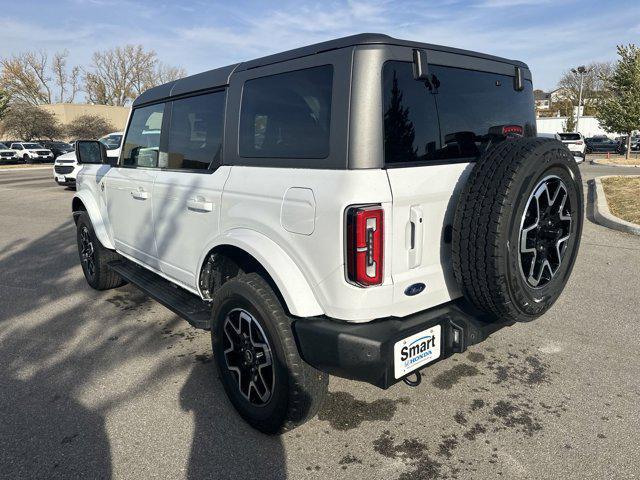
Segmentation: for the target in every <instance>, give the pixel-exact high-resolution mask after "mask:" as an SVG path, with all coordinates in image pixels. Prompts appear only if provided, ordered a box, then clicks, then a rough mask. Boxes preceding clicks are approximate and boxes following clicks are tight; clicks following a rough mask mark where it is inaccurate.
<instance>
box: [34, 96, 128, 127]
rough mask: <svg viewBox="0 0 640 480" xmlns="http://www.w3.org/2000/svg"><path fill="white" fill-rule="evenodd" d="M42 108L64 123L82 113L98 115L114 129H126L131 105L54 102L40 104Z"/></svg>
mask: <svg viewBox="0 0 640 480" xmlns="http://www.w3.org/2000/svg"><path fill="white" fill-rule="evenodd" d="M40 108H42V109H44V110H46V111H48V112H50V113H53V114H54V115H55V116H56V119H57V120H58V121H59V122H60V123H61V124H63V125H67V124H68V123H70V122H71V121H73V120H75V119H76V118H78V117H79V116H81V115H98V116H100V117H102V118H104V119H105V120H106V121H107V122H109V123H110V124H111V125H113V127H114V131H120V132H121V131H124V129H125V127H126V126H127V118H129V111H130V110H131V108H130V107H114V106H111V105H91V104H86V103H53V104H51V105H40Z"/></svg>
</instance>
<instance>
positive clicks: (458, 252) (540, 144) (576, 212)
mask: <svg viewBox="0 0 640 480" xmlns="http://www.w3.org/2000/svg"><path fill="white" fill-rule="evenodd" d="M549 176H552V177H553V176H557V177H558V178H560V179H561V180H562V182H564V184H565V185H566V187H567V196H568V197H567V198H568V199H569V202H570V205H571V227H570V228H568V229H569V231H570V237H569V240H568V241H567V246H566V250H564V256H563V257H562V261H561V263H560V265H559V267H558V268H557V270H556V274H555V276H553V278H551V280H548V283H547V284H546V285H544V286H542V287H541V288H533V287H532V286H531V285H530V284H529V283H528V282H527V279H526V278H525V275H524V274H523V273H522V268H521V263H520V261H521V260H520V248H521V247H520V243H519V239H520V230H521V228H522V222H524V220H523V218H524V217H523V215H524V213H525V208H526V206H527V202H528V199H529V198H530V196H531V195H532V194H533V190H534V188H536V186H537V185H539V182H541V181H544V179H545V178H549ZM583 210H584V198H583V191H582V179H581V176H580V170H579V169H578V166H577V164H576V162H575V161H574V159H573V157H572V155H571V153H570V152H569V150H567V148H566V147H565V146H564V145H562V143H560V142H558V141H557V140H554V139H545V138H522V139H513V140H512V139H509V140H505V141H503V142H501V143H500V144H498V145H496V146H494V147H493V148H491V149H490V150H488V151H487V152H485V154H484V155H483V156H481V158H480V159H479V160H478V161H477V163H476V165H475V167H474V168H473V170H472V171H471V173H470V174H469V177H468V179H467V181H466V183H465V185H464V187H463V189H462V192H461V195H460V198H459V200H458V205H457V207H456V211H455V216H454V222H453V235H452V262H453V271H454V274H455V278H456V281H457V283H458V286H459V287H460V289H461V291H462V294H463V295H464V296H465V298H466V299H467V300H468V301H469V302H470V303H471V304H472V305H473V306H475V307H476V308H478V309H480V310H481V311H483V312H486V314H487V315H488V316H489V317H491V318H492V319H494V320H505V321H520V322H526V321H531V320H534V319H535V318H537V317H539V316H540V315H542V314H543V313H544V312H546V311H547V310H548V309H549V308H550V307H551V305H553V303H554V302H555V301H556V300H557V298H558V297H559V295H560V294H561V292H562V290H563V289H564V286H565V284H566V282H567V280H568V278H569V276H570V274H571V271H572V269H573V265H574V263H575V259H576V256H577V253H578V248H579V244H580V236H581V234H582V224H583Z"/></svg>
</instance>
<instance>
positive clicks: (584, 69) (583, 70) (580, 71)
mask: <svg viewBox="0 0 640 480" xmlns="http://www.w3.org/2000/svg"><path fill="white" fill-rule="evenodd" d="M571 71H572V72H573V74H574V75H580V93H579V94H578V113H577V115H576V132H578V133H579V132H580V129H579V127H580V105H582V84H583V82H584V75H585V74H586V73H587V72H588V70H587V67H585V66H584V65H580V66H579V67H578V68H577V69H576V68H572V69H571Z"/></svg>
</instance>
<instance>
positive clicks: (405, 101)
mask: <svg viewBox="0 0 640 480" xmlns="http://www.w3.org/2000/svg"><path fill="white" fill-rule="evenodd" d="M443 63H445V62H443ZM452 63H455V62H452ZM490 63H491V64H495V63H496V62H490ZM489 66H490V67H492V68H496V69H498V70H499V71H500V70H501V67H500V65H498V66H497V67H496V66H495V65H489ZM498 67H500V68H498ZM502 71H504V73H495V72H483V71H473V70H467V69H463V68H457V67H455V66H449V65H429V72H430V74H431V78H430V81H428V82H426V83H425V82H424V81H417V80H414V77H413V66H412V64H411V62H409V61H388V62H386V63H385V65H384V67H383V75H382V77H383V80H382V81H383V114H384V130H385V132H384V145H385V147H384V155H385V165H386V168H387V175H388V178H389V183H390V185H391V191H392V197H393V227H392V228H393V251H392V264H391V265H392V272H391V273H392V277H393V282H394V301H395V302H397V303H410V304H411V305H412V306H413V307H425V308H426V307H428V306H431V305H435V304H439V303H442V302H446V301H448V300H451V299H453V298H455V297H457V296H459V292H458V288H457V286H456V283H455V280H454V277H453V271H452V267H451V226H452V223H453V215H454V212H455V208H456V201H457V198H458V196H459V194H460V191H461V189H462V186H463V185H464V182H465V181H466V179H467V176H468V174H469V172H470V171H471V169H472V168H473V164H474V162H475V160H476V159H477V158H478V157H479V156H480V155H481V154H482V153H483V152H484V151H485V150H486V149H487V148H488V147H489V146H490V145H491V144H492V143H495V142H499V141H505V138H506V135H510V134H511V133H510V132H514V131H515V132H517V133H518V134H524V135H529V136H534V135H535V117H534V112H533V92H532V87H531V82H530V81H529V80H525V81H524V84H525V88H524V90H522V91H516V90H515V88H514V78H513V76H509V75H507V72H513V71H514V67H513V66H511V65H509V66H508V68H504V69H502ZM506 126H509V128H505V127H506ZM416 283H424V284H425V286H426V288H425V289H424V293H422V294H420V295H418V296H416V297H410V296H407V295H406V294H405V291H406V289H407V287H409V286H410V285H413V284H416Z"/></svg>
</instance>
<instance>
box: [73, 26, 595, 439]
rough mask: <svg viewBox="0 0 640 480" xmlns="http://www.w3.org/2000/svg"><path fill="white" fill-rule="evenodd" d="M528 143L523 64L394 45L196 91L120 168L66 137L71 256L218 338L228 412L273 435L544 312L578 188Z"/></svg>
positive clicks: (293, 60) (132, 123) (217, 77)
mask: <svg viewBox="0 0 640 480" xmlns="http://www.w3.org/2000/svg"><path fill="white" fill-rule="evenodd" d="M431 59H433V60H434V63H431ZM436 93H437V95H436ZM167 116H169V117H170V119H171V121H170V122H169V121H166V120H167ZM535 132H536V119H535V115H534V100H533V87H532V83H531V72H530V71H529V68H528V67H527V65H525V64H524V63H521V62H518V61H514V60H507V59H502V58H498V57H495V56H489V55H484V54H481V53H475V52H469V51H461V50H457V49H454V48H448V47H441V46H437V45H428V44H423V43H418V42H410V41H405V40H398V39H394V38H391V37H388V36H386V35H379V34H363V35H355V36H351V37H346V38H342V39H338V40H333V41H329V42H325V43H322V44H318V45H312V46H309V47H304V48H298V49H295V50H291V51H288V52H284V53H280V54H277V55H271V56H269V57H265V58H260V59H257V60H252V61H249V62H244V63H240V64H237V65H232V66H228V67H223V68H219V69H216V70H212V71H209V72H206V73H205V74H198V75H193V76H191V77H187V78H183V79H180V80H177V81H175V82H172V83H171V84H167V85H161V86H158V87H155V88H152V89H150V90H147V91H146V92H144V93H143V94H142V95H140V96H139V97H138V98H137V99H136V100H135V101H134V102H133V105H132V113H131V116H130V120H129V124H128V127H127V130H126V132H125V134H124V141H123V143H122V151H121V154H120V157H119V160H118V161H117V163H114V162H113V161H112V160H110V159H109V158H108V157H107V150H106V148H105V147H104V144H102V143H101V142H98V141H78V142H77V145H76V152H77V155H78V160H79V162H80V163H81V165H82V169H81V170H80V172H79V173H78V176H77V184H78V191H77V192H76V194H75V195H74V198H73V201H72V210H73V217H74V220H75V223H76V228H77V244H78V253H79V260H80V263H81V265H82V269H83V272H84V275H85V278H86V280H87V282H88V284H89V285H90V286H91V287H93V288H95V289H98V290H105V289H110V288H116V287H119V286H121V285H123V284H124V283H125V282H127V281H128V282H131V283H133V284H135V285H137V286H138V287H139V288H141V289H142V290H143V291H145V292H146V293H147V294H149V295H150V296H152V297H154V298H156V299H157V300H159V301H160V302H161V303H163V304H164V305H166V306H167V307H168V308H170V309H172V310H173V311H174V312H176V313H178V314H179V315H181V316H183V317H184V318H185V319H187V320H188V321H189V322H191V323H192V324H193V325H195V326H196V327H199V328H204V329H209V330H211V335H212V342H213V354H214V356H215V364H216V365H217V368H218V372H219V378H220V381H221V383H222V385H223V386H224V389H225V392H226V393H227V395H228V397H229V399H230V401H231V403H232V404H233V405H234V406H235V408H236V409H237V411H238V412H239V413H240V415H241V416H242V417H244V418H245V419H246V420H247V421H248V422H249V423H250V424H251V425H252V426H253V427H255V428H257V429H259V430H261V431H263V432H266V433H276V432H281V431H284V430H288V429H291V428H293V427H295V426H297V425H299V424H301V423H303V422H305V421H306V420H308V419H309V418H311V417H313V415H314V414H315V413H316V412H317V411H318V409H319V407H320V405H321V404H322V401H323V399H324V398H325V396H326V393H327V386H328V375H329V374H333V375H337V376H341V377H346V378H349V379H352V380H358V381H363V382H367V383H370V384H373V385H375V386H378V387H381V388H388V387H390V386H391V385H393V384H395V383H396V382H399V381H405V383H407V384H408V385H411V386H416V385H417V384H419V383H420V379H421V376H420V370H421V369H423V368H425V367H427V366H430V365H433V364H434V363H435V362H437V361H440V360H443V359H444V358H447V357H450V356H451V355H454V354H456V353H461V352H464V351H465V350H466V349H467V347H469V346H470V345H473V344H475V343H478V342H481V341H483V340H484V339H486V338H487V337H488V336H489V334H490V333H491V332H494V331H495V330H497V329H499V328H501V327H502V326H505V325H512V324H513V323H514V322H519V321H531V320H534V319H535V318H537V317H539V316H540V315H542V314H543V313H544V312H546V311H547V310H548V309H549V308H550V307H551V305H552V304H554V302H555V301H556V299H557V298H558V296H559V295H560V293H561V292H562V290H563V288H564V286H565V284H566V282H567V279H568V278H569V276H570V273H571V270H572V268H573V265H574V262H575V259H576V255H577V251H578V247H579V243H580V236H581V231H582V222H583V217H584V215H583V210H584V208H583V191H582V180H581V176H580V170H579V168H578V166H577V165H576V162H575V161H574V159H573V156H572V155H571V154H570V152H569V151H568V150H567V148H566V147H565V146H564V145H562V143H560V142H559V141H557V140H554V139H546V138H536V137H535ZM540 159H544V161H540ZM509 245H511V247H509Z"/></svg>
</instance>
